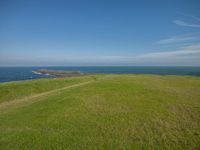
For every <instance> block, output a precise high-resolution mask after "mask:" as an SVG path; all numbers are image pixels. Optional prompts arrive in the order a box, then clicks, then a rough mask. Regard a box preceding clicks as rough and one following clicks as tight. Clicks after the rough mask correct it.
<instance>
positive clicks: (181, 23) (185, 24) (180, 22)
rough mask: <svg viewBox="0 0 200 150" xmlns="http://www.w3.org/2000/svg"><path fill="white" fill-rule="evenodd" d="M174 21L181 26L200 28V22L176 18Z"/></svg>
mask: <svg viewBox="0 0 200 150" xmlns="http://www.w3.org/2000/svg"><path fill="white" fill-rule="evenodd" d="M173 22H174V23H175V24H176V25H179V26H184V27H194V28H200V24H193V23H187V22H185V21H182V20H174V21H173Z"/></svg>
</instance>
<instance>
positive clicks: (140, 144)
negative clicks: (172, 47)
mask: <svg viewBox="0 0 200 150" xmlns="http://www.w3.org/2000/svg"><path fill="white" fill-rule="evenodd" d="M94 79H95V80H94ZM86 81H94V82H91V83H89V84H86V85H82V86H77V87H74V88H69V89H66V90H61V91H59V92H55V93H53V94H51V95H46V96H41V97H37V98H36V99H37V100H36V101H34V102H32V103H29V102H28V101H26V102H24V103H26V104H24V103H20V104H18V106H17V107H8V108H7V109H4V110H0V149H4V150H6V149H20V150H23V149H27V150H30V149H41V150H43V149H108V150H110V149H200V78H199V77H186V76H185V77H179V76H157V75H109V76H103V77H102V76H96V77H94V76H93V77H79V78H70V79H67V78H61V79H41V80H35V81H26V82H16V83H8V84H0V100H1V101H0V105H2V104H4V103H5V102H7V101H8V100H9V101H17V100H18V99H20V98H24V97H29V95H34V94H38V93H42V92H45V91H49V90H50V89H51V90H52V89H56V88H61V87H66V86H68V85H72V84H74V85H75V84H79V83H83V82H86ZM47 83H48V84H47ZM42 86H43V87H44V88H42ZM30 89H31V90H30ZM6 91H7V92H6Z"/></svg>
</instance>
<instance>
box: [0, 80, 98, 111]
mask: <svg viewBox="0 0 200 150" xmlns="http://www.w3.org/2000/svg"><path fill="white" fill-rule="evenodd" d="M94 81H95V80H91V81H87V82H82V83H78V84H74V85H69V86H66V87H63V88H59V89H55V90H51V91H47V92H43V93H39V94H35V95H31V96H29V97H25V98H22V99H16V100H13V101H7V102H3V103H1V104H0V110H5V109H7V108H9V107H11V106H17V105H19V104H22V103H24V102H28V101H36V98H38V97H42V96H47V95H50V94H54V93H56V92H59V91H63V90H67V89H71V88H75V87H80V86H83V85H86V84H90V83H92V82H94Z"/></svg>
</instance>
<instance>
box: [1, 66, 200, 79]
mask: <svg viewBox="0 0 200 150" xmlns="http://www.w3.org/2000/svg"><path fill="white" fill-rule="evenodd" d="M37 69H51V70H65V71H81V72H87V73H112V74H159V75H191V76H200V67H144V66H142V67H141V66H126V67H122V66H118V67H117V66H115V67H113V66H109V67H105V66H99V67H96V66H95V67H0V82H10V81H19V80H31V79H37V78H53V76H51V75H42V74H35V73H33V72H32V71H34V70H37Z"/></svg>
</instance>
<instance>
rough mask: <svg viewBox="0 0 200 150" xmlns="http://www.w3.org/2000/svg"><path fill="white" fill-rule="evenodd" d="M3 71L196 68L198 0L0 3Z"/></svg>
mask: <svg viewBox="0 0 200 150" xmlns="http://www.w3.org/2000/svg"><path fill="white" fill-rule="evenodd" d="M0 65H1V66H29V65H30V66H35V65H36V66H44V65H45V66H46V65H48V66H52V65H53V66H56V65H58V66H60V65H62V66H63V65H64V66H95V65H101V66H104V65H106V66H107V65H108V66H118V65H128V66H140V65H141V66H154V65H156V66H200V1H199V0H17V1H16V0H1V1H0Z"/></svg>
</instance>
